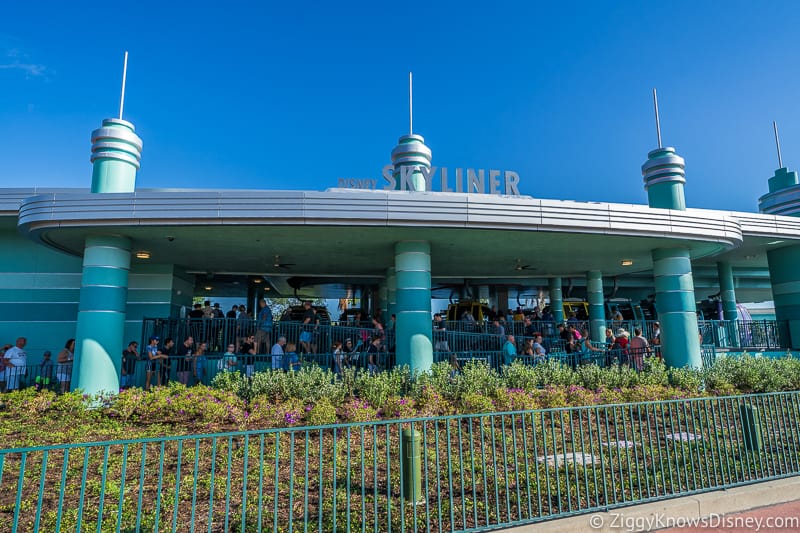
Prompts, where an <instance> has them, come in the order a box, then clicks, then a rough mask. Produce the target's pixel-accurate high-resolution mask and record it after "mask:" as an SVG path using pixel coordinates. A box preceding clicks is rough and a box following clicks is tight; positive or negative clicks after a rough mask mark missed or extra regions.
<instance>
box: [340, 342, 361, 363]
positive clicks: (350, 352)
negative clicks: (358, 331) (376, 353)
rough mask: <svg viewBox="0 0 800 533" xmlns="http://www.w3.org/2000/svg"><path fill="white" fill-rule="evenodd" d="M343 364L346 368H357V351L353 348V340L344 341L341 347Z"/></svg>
mask: <svg viewBox="0 0 800 533" xmlns="http://www.w3.org/2000/svg"><path fill="white" fill-rule="evenodd" d="M342 355H343V358H344V364H345V365H346V366H348V367H354V368H355V367H358V350H357V349H356V347H355V346H353V339H345V340H344V345H343V346H342Z"/></svg>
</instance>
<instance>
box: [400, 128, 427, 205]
mask: <svg viewBox="0 0 800 533" xmlns="http://www.w3.org/2000/svg"><path fill="white" fill-rule="evenodd" d="M392 165H393V166H394V172H393V175H394V179H395V188H396V189H397V190H401V191H403V190H411V191H420V192H421V191H425V190H427V180H426V179H425V175H424V174H423V170H422V169H425V170H426V171H427V170H430V168H431V149H430V148H428V147H427V146H425V139H424V138H423V137H422V135H415V134H409V135H403V136H402V137H400V139H399V140H398V142H397V146H396V147H395V148H394V150H392Z"/></svg>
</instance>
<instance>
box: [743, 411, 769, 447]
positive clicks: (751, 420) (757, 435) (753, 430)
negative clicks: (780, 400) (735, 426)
mask: <svg viewBox="0 0 800 533" xmlns="http://www.w3.org/2000/svg"><path fill="white" fill-rule="evenodd" d="M739 414H740V416H741V418H742V434H743V437H744V446H745V449H746V450H747V451H749V452H760V451H761V450H763V449H764V442H763V440H762V438H761V424H760V422H759V420H758V407H756V406H754V405H745V404H742V405H741V406H739Z"/></svg>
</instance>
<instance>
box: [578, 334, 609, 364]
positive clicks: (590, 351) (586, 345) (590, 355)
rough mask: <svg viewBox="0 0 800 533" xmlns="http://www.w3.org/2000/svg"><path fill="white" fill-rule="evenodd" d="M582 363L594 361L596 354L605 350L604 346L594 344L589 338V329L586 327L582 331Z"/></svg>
mask: <svg viewBox="0 0 800 533" xmlns="http://www.w3.org/2000/svg"><path fill="white" fill-rule="evenodd" d="M580 346H581V350H580V353H581V363H582V364H589V363H591V362H592V360H593V359H594V357H595V355H596V354H602V353H604V352H605V350H603V349H602V348H598V347H597V346H595V345H594V344H592V340H591V339H590V338H589V330H588V329H586V328H584V329H583V331H582V332H581V341H580Z"/></svg>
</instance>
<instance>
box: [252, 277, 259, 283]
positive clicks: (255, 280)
mask: <svg viewBox="0 0 800 533" xmlns="http://www.w3.org/2000/svg"><path fill="white" fill-rule="evenodd" d="M253 283H261V278H256V279H254V280H253Z"/></svg>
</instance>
